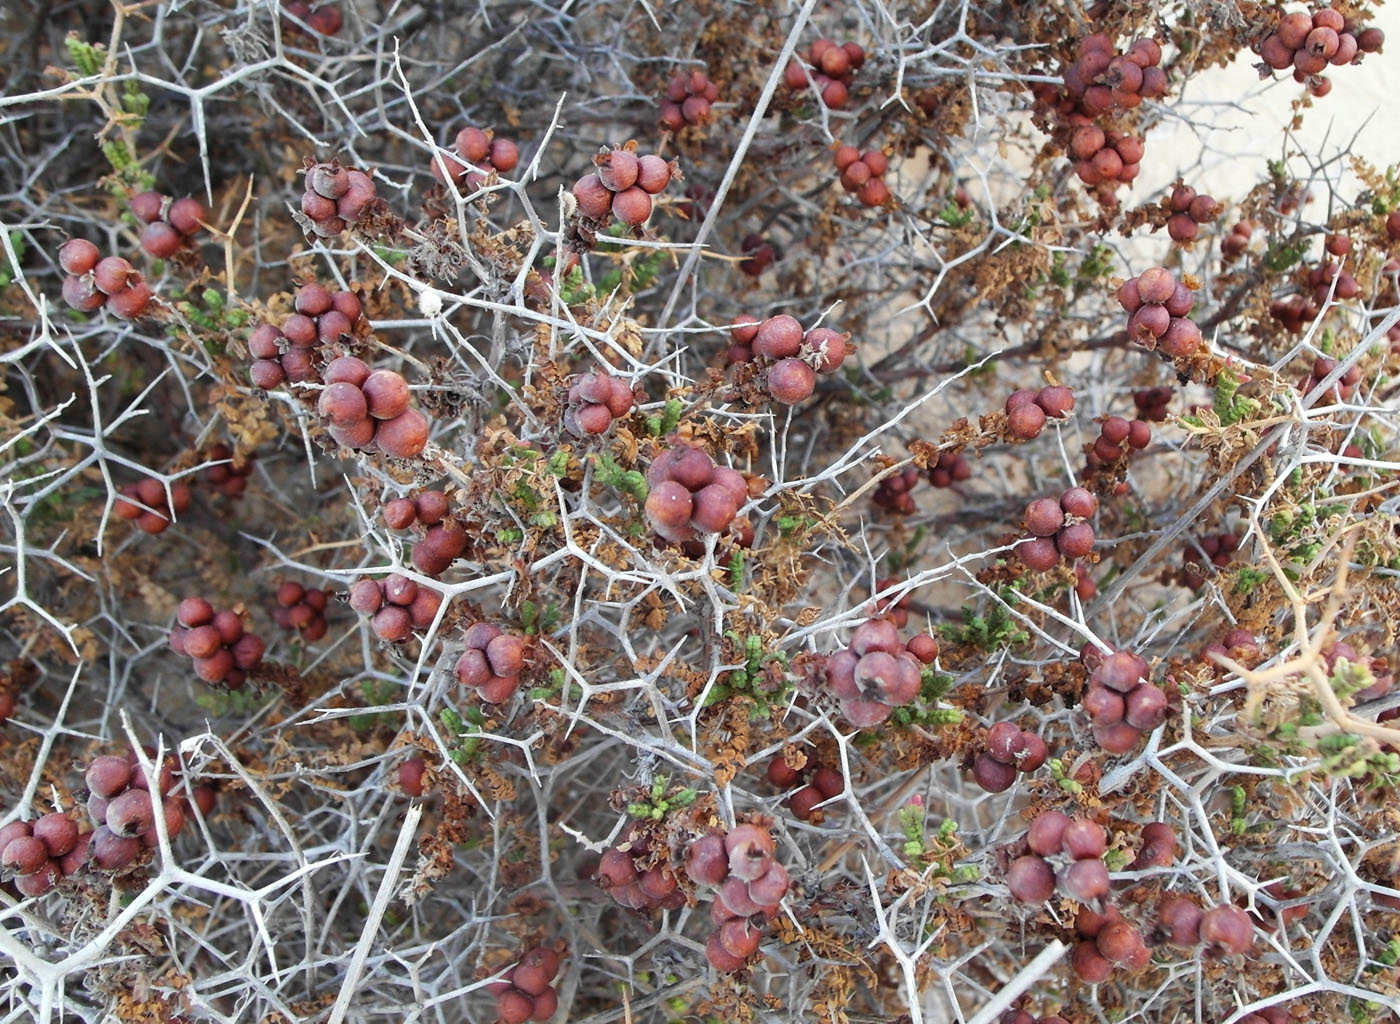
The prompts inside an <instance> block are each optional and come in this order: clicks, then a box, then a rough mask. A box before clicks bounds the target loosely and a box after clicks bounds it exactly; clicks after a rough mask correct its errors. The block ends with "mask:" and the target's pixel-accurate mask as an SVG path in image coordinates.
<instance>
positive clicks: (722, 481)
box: [646, 444, 749, 543]
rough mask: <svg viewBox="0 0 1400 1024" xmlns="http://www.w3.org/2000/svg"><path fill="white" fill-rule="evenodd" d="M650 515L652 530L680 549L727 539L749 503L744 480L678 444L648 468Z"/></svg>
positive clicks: (649, 520) (738, 473)
mask: <svg viewBox="0 0 1400 1024" xmlns="http://www.w3.org/2000/svg"><path fill="white" fill-rule="evenodd" d="M647 484H648V485H650V487H651V493H650V494H648V495H647V500H646V515H647V522H649V523H650V524H651V528H652V529H653V530H655V531H656V533H657V534H658V535H659V536H660V537H662V538H663V539H665V540H669V541H673V542H676V543H684V542H686V541H694V540H698V539H699V537H700V534H701V533H723V532H724V531H725V530H726V529H728V528H729V525H730V523H732V522H734V517H735V513H737V512H738V511H739V508H740V507H741V506H742V505H744V503H745V502H747V501H748V500H749V487H748V483H747V482H746V481H745V480H744V474H742V473H740V472H739V471H738V470H736V469H730V468H729V467H727V466H716V465H715V463H714V460H713V459H711V458H710V456H709V455H707V454H706V453H705V452H703V451H701V450H700V449H699V448H692V447H690V446H689V445H686V444H677V445H676V446H675V447H673V448H667V449H666V450H665V451H663V452H662V453H661V454H660V455H658V456H657V457H656V458H655V459H653V460H652V463H651V465H650V466H648V467H647Z"/></svg>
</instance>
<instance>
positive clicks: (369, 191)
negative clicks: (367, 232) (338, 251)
mask: <svg viewBox="0 0 1400 1024" xmlns="http://www.w3.org/2000/svg"><path fill="white" fill-rule="evenodd" d="M375 198H376V189H375V185H374V179H373V178H371V177H370V176H369V175H368V174H366V173H365V172H364V171H355V170H346V169H345V168H344V167H341V166H340V162H339V161H338V160H332V161H331V162H330V163H328V164H312V165H311V166H310V167H308V168H307V169H306V191H305V192H303V193H302V196H301V212H302V213H304V214H306V216H307V218H308V219H310V221H311V230H312V231H314V232H315V233H316V234H317V235H318V236H319V237H321V238H334V237H335V236H336V235H338V234H340V233H341V232H342V231H344V230H345V228H346V226H347V225H349V224H353V223H355V221H357V220H359V219H360V218H361V217H363V216H364V214H365V211H366V210H368V209H369V208H370V205H371V204H372V203H373V202H374V200H375Z"/></svg>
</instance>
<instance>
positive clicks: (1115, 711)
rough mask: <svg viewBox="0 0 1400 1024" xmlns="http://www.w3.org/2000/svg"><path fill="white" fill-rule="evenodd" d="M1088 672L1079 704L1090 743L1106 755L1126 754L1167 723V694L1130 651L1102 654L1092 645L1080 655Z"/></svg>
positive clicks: (1142, 660) (1140, 658) (1145, 666)
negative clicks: (1091, 736)
mask: <svg viewBox="0 0 1400 1024" xmlns="http://www.w3.org/2000/svg"><path fill="white" fill-rule="evenodd" d="M1080 661H1081V662H1082V663H1083V664H1084V666H1085V667H1086V668H1087V669H1089V682H1088V686H1086V687H1085V689H1084V696H1083V697H1082V698H1081V701H1080V703H1081V705H1082V706H1083V708H1084V713H1085V714H1086V715H1088V716H1089V723H1090V725H1091V727H1092V728H1093V732H1094V741H1095V742H1096V743H1098V745H1099V746H1100V747H1102V748H1103V749H1104V750H1106V751H1107V752H1108V753H1110V754H1126V753H1128V752H1129V751H1131V750H1133V749H1134V748H1135V747H1136V746H1137V745H1138V743H1139V742H1140V741H1141V740H1142V736H1143V733H1148V732H1151V731H1152V730H1153V729H1155V728H1157V727H1158V726H1159V725H1161V724H1162V723H1163V722H1165V721H1166V720H1167V695H1166V693H1165V692H1164V691H1163V690H1162V688H1161V687H1159V686H1155V685H1153V683H1152V681H1151V679H1150V678H1149V672H1148V667H1147V662H1146V661H1145V660H1144V659H1143V658H1142V657H1140V656H1139V655H1136V654H1134V653H1133V652H1131V651H1113V652H1112V653H1107V654H1106V653H1104V652H1103V651H1102V650H1100V649H1099V648H1098V647H1096V646H1094V645H1093V644H1092V643H1090V644H1087V645H1086V646H1085V648H1084V650H1083V652H1081V654H1080Z"/></svg>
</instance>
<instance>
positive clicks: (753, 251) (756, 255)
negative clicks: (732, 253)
mask: <svg viewBox="0 0 1400 1024" xmlns="http://www.w3.org/2000/svg"><path fill="white" fill-rule="evenodd" d="M740 247H741V249H742V250H743V253H744V256H745V257H746V258H745V259H743V260H740V261H739V269H740V270H742V271H743V272H744V273H745V274H747V275H748V276H749V277H758V276H759V275H760V274H762V273H763V272H764V271H765V270H767V269H768V268H769V267H771V266H772V265H773V261H774V260H780V259H782V258H783V251H782V250H781V249H780V248H778V246H777V244H776V243H774V242H772V241H770V240H769V239H767V238H764V237H763V236H762V235H745V236H744V240H743V242H742V243H740Z"/></svg>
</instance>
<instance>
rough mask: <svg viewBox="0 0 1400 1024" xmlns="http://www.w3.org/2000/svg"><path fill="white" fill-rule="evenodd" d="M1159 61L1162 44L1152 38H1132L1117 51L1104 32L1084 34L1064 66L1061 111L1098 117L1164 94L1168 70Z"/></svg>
mask: <svg viewBox="0 0 1400 1024" xmlns="http://www.w3.org/2000/svg"><path fill="white" fill-rule="evenodd" d="M1161 61H1162V48H1161V46H1159V45H1158V44H1157V42H1156V40H1153V39H1147V38H1143V39H1134V40H1133V41H1132V42H1131V43H1130V44H1129V45H1128V49H1127V50H1126V51H1124V52H1123V53H1121V54H1118V53H1115V52H1114V49H1113V40H1112V39H1111V38H1109V36H1107V35H1106V34H1104V33H1102V32H1095V33H1094V34H1093V35H1089V36H1085V37H1084V38H1083V39H1081V40H1080V41H1079V49H1078V55H1077V58H1076V59H1075V61H1074V62H1073V63H1072V64H1070V66H1069V67H1067V68H1065V74H1064V82H1065V98H1064V99H1063V100H1062V101H1061V104H1060V109H1061V112H1062V113H1065V114H1069V115H1071V116H1072V115H1074V114H1082V115H1084V116H1086V117H1099V116H1101V115H1103V114H1107V113H1109V112H1110V111H1113V110H1130V109H1132V108H1133V107H1136V106H1137V105H1138V104H1139V103H1141V102H1142V101H1143V100H1151V99H1157V98H1159V97H1161V96H1164V95H1166V92H1167V73H1166V72H1165V71H1163V70H1162V69H1161V68H1160V67H1158V65H1159V64H1160V63H1161ZM1133 162H1134V163H1136V162H1137V161H1133Z"/></svg>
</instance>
